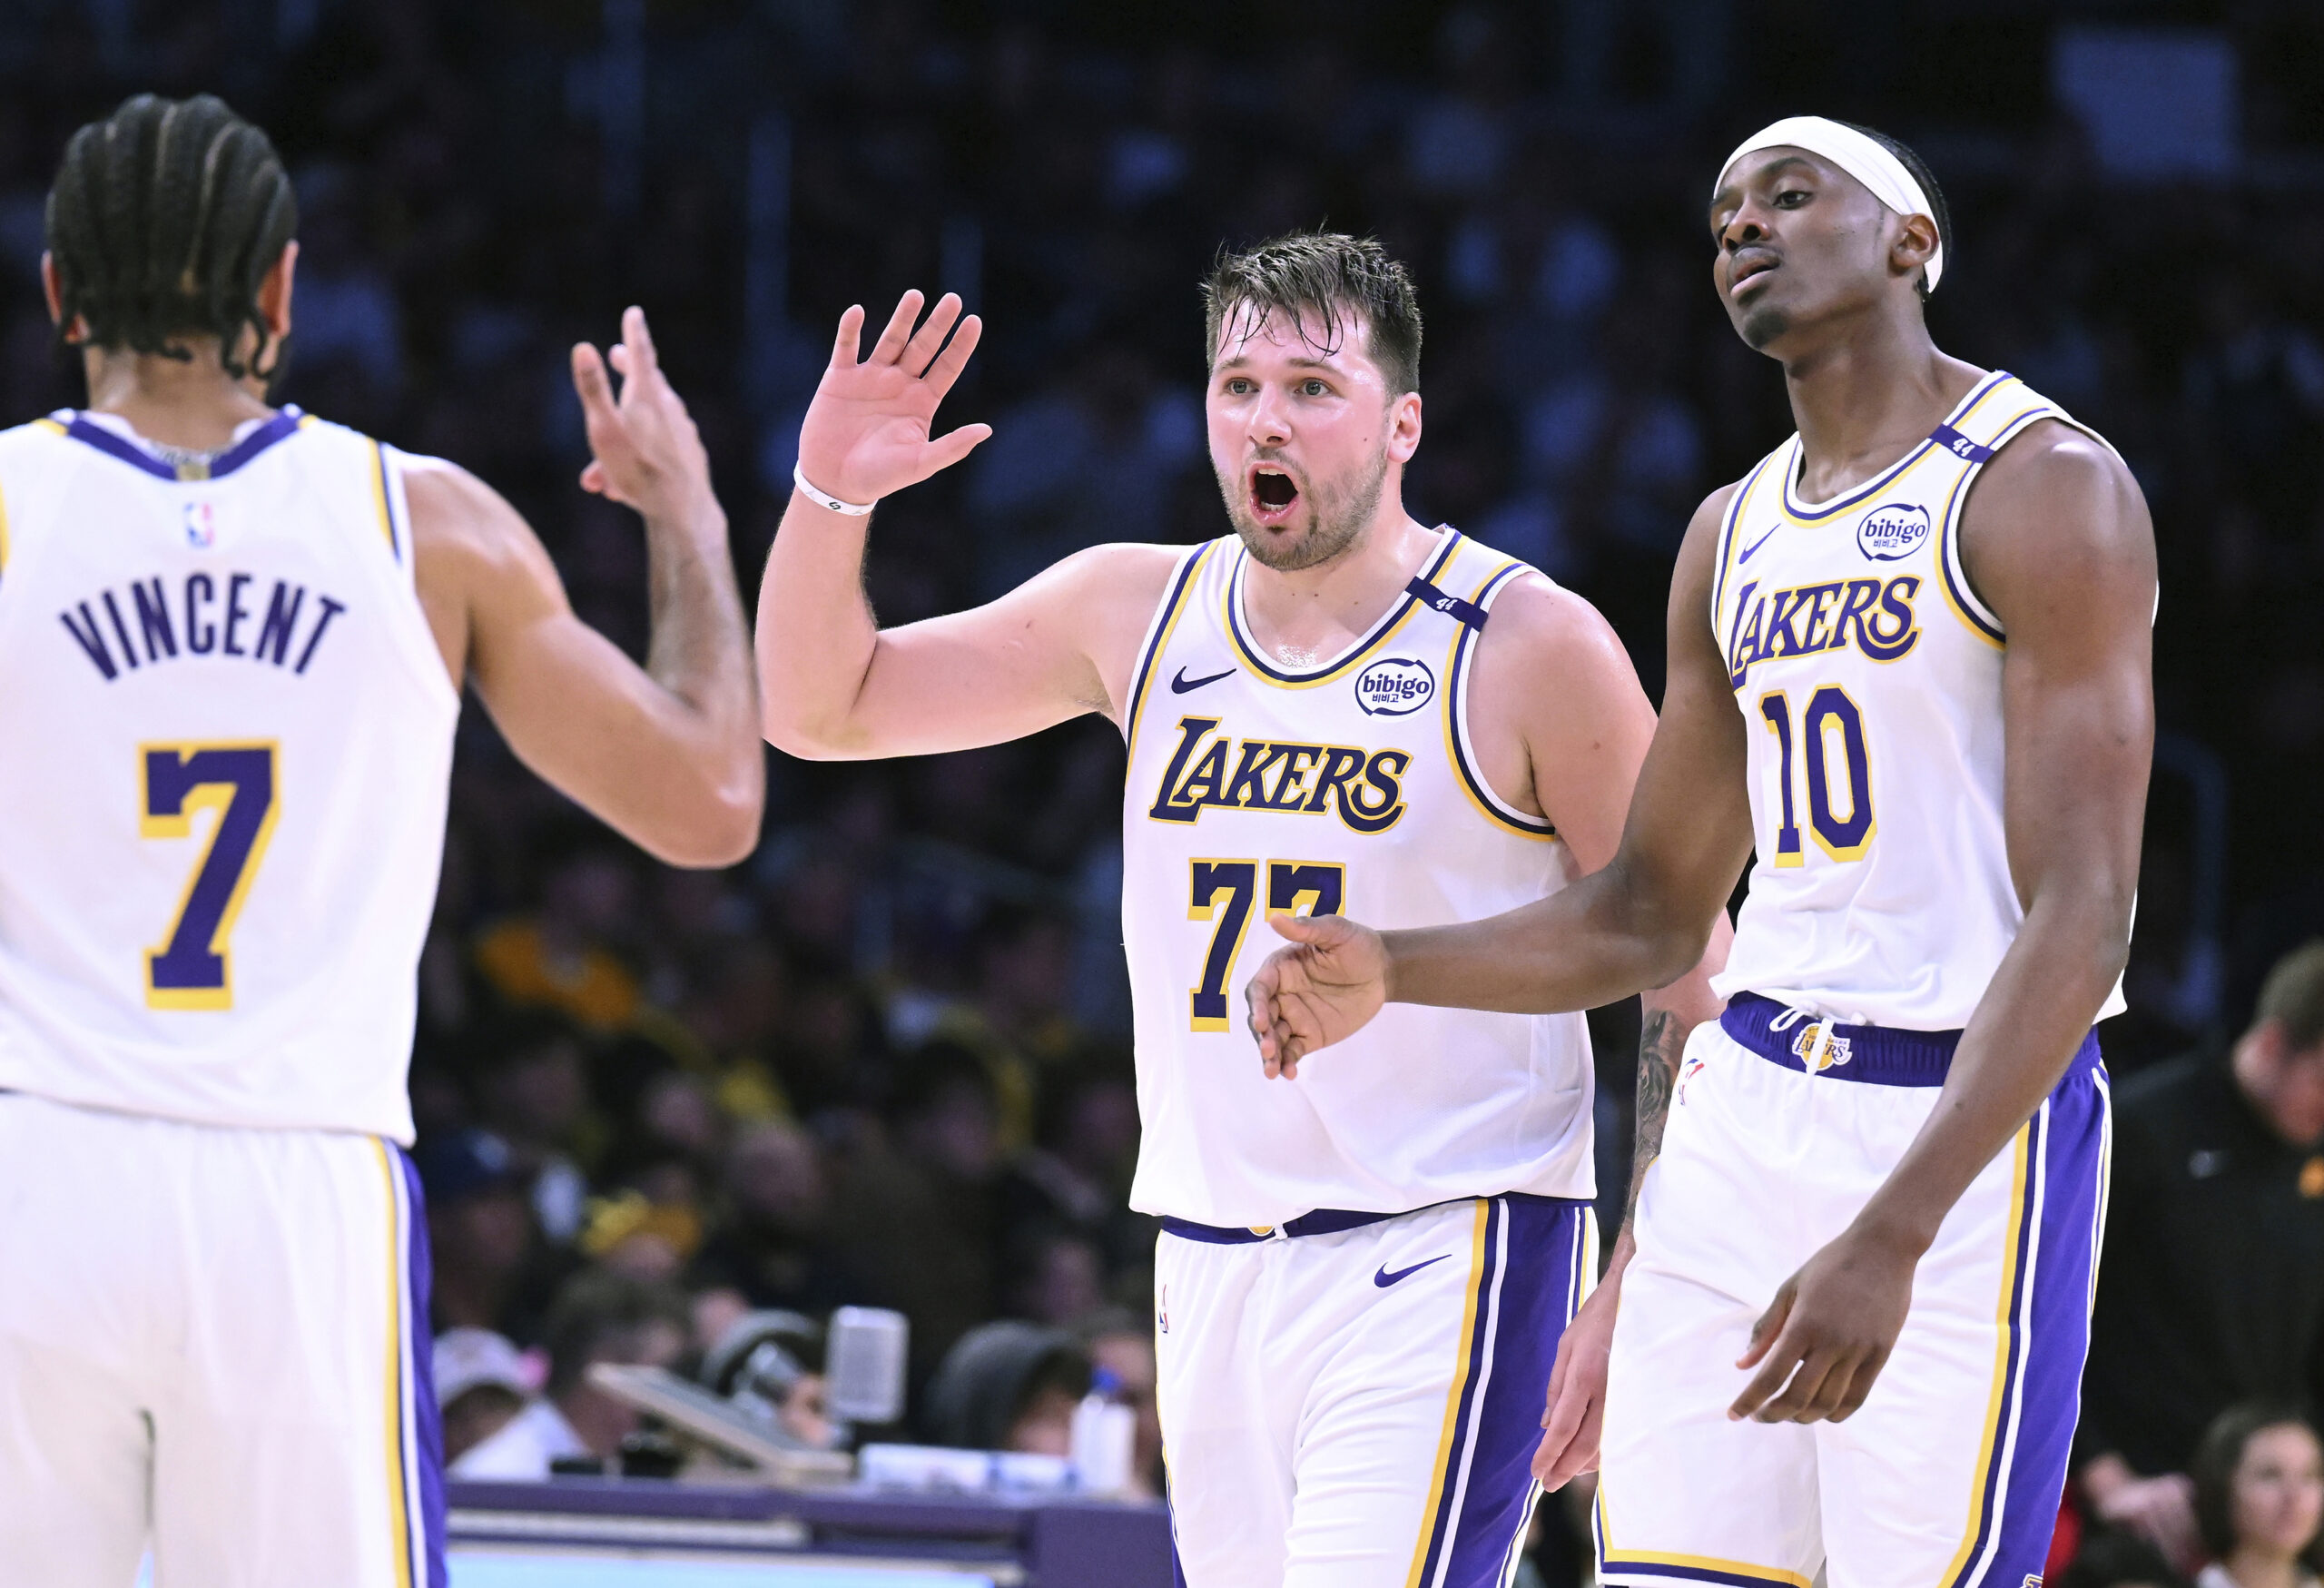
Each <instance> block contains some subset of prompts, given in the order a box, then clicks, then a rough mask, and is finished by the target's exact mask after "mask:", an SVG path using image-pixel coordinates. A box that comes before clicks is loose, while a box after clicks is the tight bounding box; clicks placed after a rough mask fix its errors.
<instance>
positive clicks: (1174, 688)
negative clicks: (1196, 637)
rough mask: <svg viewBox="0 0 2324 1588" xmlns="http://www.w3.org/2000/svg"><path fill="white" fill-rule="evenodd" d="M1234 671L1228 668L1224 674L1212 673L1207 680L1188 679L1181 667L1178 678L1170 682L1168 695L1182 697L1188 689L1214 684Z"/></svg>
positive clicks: (1185, 671)
mask: <svg viewBox="0 0 2324 1588" xmlns="http://www.w3.org/2000/svg"><path fill="white" fill-rule="evenodd" d="M1234 671H1235V669H1234V668H1232V667H1229V668H1227V669H1226V673H1213V674H1212V675H1211V676H1209V677H1207V678H1189V677H1187V670H1186V669H1185V668H1184V667H1181V668H1179V669H1178V676H1177V677H1175V678H1173V679H1171V680H1170V693H1171V694H1173V695H1184V694H1185V693H1186V692H1187V690H1189V689H1199V688H1201V687H1202V686H1204V685H1206V684H1216V683H1217V682H1218V681H1219V680H1220V679H1221V678H1224V677H1226V675H1227V673H1232V672H1234Z"/></svg>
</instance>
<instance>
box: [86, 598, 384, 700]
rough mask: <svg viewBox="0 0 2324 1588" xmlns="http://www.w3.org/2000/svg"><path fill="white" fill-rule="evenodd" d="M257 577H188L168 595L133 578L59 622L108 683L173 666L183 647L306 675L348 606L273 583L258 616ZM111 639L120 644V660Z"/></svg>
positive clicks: (89, 600) (193, 653)
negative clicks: (123, 591) (126, 673)
mask: <svg viewBox="0 0 2324 1588" xmlns="http://www.w3.org/2000/svg"><path fill="white" fill-rule="evenodd" d="M261 577H262V576H261V575H258V574H238V573H227V574H225V575H224V576H223V587H221V580H220V579H219V578H218V577H212V575H209V574H206V573H192V574H188V575H186V576H185V578H184V580H183V582H182V585H181V587H179V588H178V589H177V590H174V591H172V589H171V588H170V587H168V585H167V584H165V583H164V582H163V580H162V577H160V576H158V575H156V576H155V577H153V578H150V579H145V580H143V581H139V580H132V581H131V582H130V584H129V586H128V594H127V596H126V597H117V596H116V595H115V593H114V592H113V590H111V589H103V590H99V591H98V592H97V593H96V594H95V595H94V596H93V597H88V598H87V599H85V600H82V601H78V602H75V603H74V604H72V605H70V606H68V607H65V608H64V610H63V611H61V612H59V613H58V614H57V615H56V616H57V621H58V622H60V623H62V624H63V625H64V627H65V630H66V632H67V633H69V634H71V635H72V636H73V637H74V640H75V641H76V642H78V644H79V645H80V647H81V650H82V652H83V653H84V655H86V656H87V657H88V658H89V664H90V666H94V667H95V668H96V670H97V671H98V672H99V673H100V674H102V675H103V677H104V681H105V682H106V683H108V684H110V683H112V682H113V680H114V679H115V678H118V677H120V676H121V675H122V673H123V670H124V667H125V668H126V669H128V670H132V671H133V670H135V669H137V668H139V667H143V666H153V665H155V664H158V663H161V662H169V661H175V660H176V659H177V658H178V656H180V654H181V653H180V651H179V646H180V644H181V643H182V644H183V646H184V647H185V648H184V651H183V653H182V654H183V655H185V656H212V655H217V656H248V657H250V658H251V659H252V660H254V661H260V662H269V663H271V664H273V665H274V666H277V667H284V666H287V667H289V668H290V670H291V672H293V673H304V672H305V671H306V670H307V665H308V664H309V663H310V662H312V661H313V660H314V659H315V651H316V649H317V648H318V647H319V646H321V644H322V643H323V636H324V635H325V634H326V633H328V632H329V631H330V626H331V623H332V621H333V620H334V619H335V618H337V617H338V616H340V614H341V613H343V612H345V611H346V610H347V609H348V608H347V603H346V602H344V601H341V600H340V599H338V598H337V597H332V596H327V595H324V594H323V593H322V592H321V591H320V590H318V591H316V592H314V602H313V604H312V605H311V606H310V605H309V604H308V599H307V597H308V592H307V587H306V586H304V585H294V584H292V583H291V581H290V580H288V579H276V580H275V581H274V587H273V590H272V592H271V594H270V595H269V596H268V597H266V605H265V607H264V609H263V610H262V611H261V608H260V607H259V605H258V597H257V596H256V594H255V591H254V587H256V586H257V585H258V583H259V582H260V580H261ZM108 636H110V638H111V639H112V640H113V641H114V642H116V643H117V644H118V645H119V646H120V659H119V660H116V659H115V656H114V650H113V645H109V644H108V643H107V639H108ZM140 642H142V648H143V656H141V655H140V654H139V652H140V648H141V644H140Z"/></svg>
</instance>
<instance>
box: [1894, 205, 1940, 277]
mask: <svg viewBox="0 0 2324 1588" xmlns="http://www.w3.org/2000/svg"><path fill="white" fill-rule="evenodd" d="M1936 245H1937V233H1936V222H1934V221H1932V220H1930V219H1929V218H1928V217H1927V216H1926V215H1906V216H1905V217H1904V218H1903V219H1902V220H1900V221H1899V222H1897V223H1896V241H1895V242H1892V243H1890V244H1889V245H1888V268H1889V269H1890V270H1892V271H1895V272H1896V274H1898V275H1900V276H1917V275H1918V274H1919V273H1920V272H1921V271H1922V269H1923V268H1924V267H1925V266H1926V265H1927V263H1928V261H1930V260H1932V259H1934V258H1935V257H1936Z"/></svg>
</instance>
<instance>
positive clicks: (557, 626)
mask: <svg viewBox="0 0 2324 1588" xmlns="http://www.w3.org/2000/svg"><path fill="white" fill-rule="evenodd" d="M622 337H623V340H622V341H621V342H619V343H617V344H616V345H615V348H614V349H613V351H612V364H613V368H614V370H615V371H616V372H618V373H619V374H620V375H621V377H622V385H621V390H620V392H619V393H618V395H616V394H615V390H614V385H613V381H612V380H611V378H610V377H609V376H608V375H607V373H606V360H604V359H601V358H600V357H599V355H598V353H597V350H596V349H595V348H594V347H591V346H589V345H587V344H586V343H584V344H582V345H580V346H578V347H576V348H575V349H574V350H573V383H574V387H575V390H576V391H577V392H578V393H579V395H580V399H581V408H582V414H583V417H584V419H585V420H586V424H587V427H588V434H589V448H590V451H591V453H592V454H593V456H592V459H591V461H590V463H589V466H588V467H587V468H586V469H584V470H583V471H582V476H581V484H582V487H583V488H584V489H586V490H590V491H594V492H596V493H598V494H600V495H602V496H605V497H606V498H609V499H611V500H613V501H616V502H619V503H621V504H622V505H623V506H625V507H627V508H633V509H634V510H635V511H636V513H637V514H638V515H639V517H640V518H643V519H644V520H645V545H646V557H647V575H648V584H649V587H650V589H649V596H650V600H651V607H652V633H651V637H650V638H649V640H648V642H647V648H646V656H645V666H642V667H641V666H638V665H637V664H636V663H635V662H633V661H632V660H630V658H629V657H628V656H625V655H624V654H623V652H622V650H621V647H619V646H616V645H615V644H614V643H613V641H611V640H609V639H607V638H606V636H604V635H602V634H599V633H598V632H597V631H596V629H594V628H592V627H590V626H588V625H587V624H586V623H584V622H583V621H582V620H581V619H580V617H579V616H577V615H576V613H575V612H574V610H573V607H572V605H571V603H570V602H568V601H567V600H566V594H565V587H564V584H563V582H562V581H561V580H560V579H559V578H558V577H557V573H556V564H554V563H553V562H551V561H550V560H549V556H548V552H547V549H546V548H544V547H543V546H542V545H541V543H540V539H539V538H538V537H537V536H536V535H535V534H534V533H533V531H532V528H531V527H530V526H529V525H527V523H526V522H525V520H524V518H522V517H521V516H519V515H518V513H517V510H516V508H513V507H511V506H510V505H509V504H508V503H507V500H505V499H504V498H502V497H501V496H500V494H499V493H498V492H497V491H495V490H494V489H493V488H491V487H490V486H488V485H486V484H485V483H484V482H483V481H482V480H480V479H478V478H476V477H475V476H473V475H471V474H468V472H467V471H466V470H464V469H458V468H455V467H453V466H452V465H450V464H448V463H443V462H440V461H436V460H428V461H427V462H424V463H419V464H417V465H416V466H415V467H411V468H409V469H407V472H406V477H405V488H406V493H407V495H408V497H409V501H410V504H411V520H412V544H413V547H414V555H415V562H416V572H417V577H418V583H419V597H420V601H421V604H422V606H423V607H425V609H426V610H427V613H428V623H429V625H430V626H431V627H432V628H433V629H434V631H435V634H436V639H437V644H438V647H439V648H440V649H441V651H442V653H443V656H444V662H445V666H446V667H447V668H448V670H449V672H450V674H451V676H452V682H453V685H454V686H455V687H458V686H461V685H463V684H473V685H474V686H476V690H477V693H478V695H479V696H480V697H481V698H482V699H483V701H484V705H485V708H486V709H487V711H489V712H490V713H491V714H492V719H493V721H494V723H495V724H496V725H497V726H498V727H499V729H500V731H501V734H502V735H503V736H505V737H506V738H507V741H508V745H509V748H510V749H512V750H513V751H515V752H516V754H517V758H518V759H519V760H521V761H523V762H524V763H525V764H526V765H527V766H529V767H530V768H532V770H533V771H534V772H536V773H537V774H539V775H540V776H541V777H542V778H543V779H545V780H546V781H547V782H548V783H549V784H552V785H554V786H555V787H556V788H557V789H558V790H559V791H561V792H562V793H564V794H566V795H568V796H570V797H571V798H572V799H574V800H575V801H576V802H578V803H579V804H581V805H583V806H584V807H585V808H586V809H587V810H588V811H589V812H590V813H591V814H594V815H596V816H597V817H599V818H600V819H602V820H603V821H605V822H606V824H608V825H610V826H612V827H614V828H615V830H616V831H618V832H619V833H621V834H622V835H623V836H624V837H625V838H627V839H629V840H630V841H631V842H632V843H635V844H637V845H638V846H639V847H640V848H642V849H644V850H645V851H646V852H647V853H650V854H652V855H654V856H655V858H656V859H658V860H662V861H665V862H666V863H669V864H672V865H681V866H718V865H728V864H732V863H734V862H735V861H737V860H740V859H742V858H743V856H744V855H746V854H748V853H750V852H751V849H752V847H753V845H754V844H755V843H757V841H758V833H759V819H760V813H761V810H762V808H763V804H764V799H765V776H766V768H765V753H764V751H763V749H762V748H761V745H760V740H759V730H758V717H759V712H758V689H757V683H756V678H755V676H754V675H753V669H752V666H751V642H750V634H749V630H748V628H747V626H745V624H744V622H743V603H742V597H741V594H740V593H739V591H738V590H737V588H736V586H735V579H734V559H733V557H732V555H731V554H730V553H729V551H728V549H727V540H726V515H725V512H724V509H723V508H721V507H720V506H719V503H718V498H717V496H716V494H715V493H714V491H713V490H712V488H711V482H710V463H709V459H708V456H707V455H706V454H705V453H704V449H703V445H702V441H701V439H700V438H699V437H698V436H697V435H696V434H695V431H694V421H693V419H690V418H689V417H688V416H687V413H686V409H685V405H684V402H682V401H680V400H679V399H678V395H677V393H676V392H675V391H674V390H672V389H671V387H670V383H669V381H668V380H666V379H665V378H664V376H663V374H662V370H661V367H660V365H659V363H658V361H657V360H655V351H654V340H653V336H652V334H651V332H649V331H648V330H647V329H646V325H645V315H644V313H642V312H641V311H638V310H635V309H632V310H630V311H628V312H627V313H626V314H625V316H624V317H623V322H622Z"/></svg>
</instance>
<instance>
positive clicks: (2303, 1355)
mask: <svg viewBox="0 0 2324 1588" xmlns="http://www.w3.org/2000/svg"><path fill="white" fill-rule="evenodd" d="M2319 1361H2324V942H2311V943H2309V944H2308V945H2307V946H2306V947H2304V948H2301V949H2299V950H2298V951H2296V952H2293V953H2291V954H2290V955H2288V956H2287V957H2286V958H2285V959H2283V960H2282V961H2281V962H2279V963H2278V964H2277V966H2276V967H2275V969H2274V970H2273V971H2271V972H2270V973H2269V975H2268V979H2267V981H2266V982H2265V984H2264V985H2263V986H2262V988H2261V990H2260V1003H2259V1009H2258V1011H2257V1013H2256V1015H2255V1016H2254V1018H2253V1020H2252V1022H2251V1025H2250V1029H2249V1030H2247V1031H2245V1032H2244V1033H2243V1034H2242V1035H2241V1036H2240V1038H2238V1039H2237V1040H2236V1041H2235V1042H2234V1044H2233V1045H2232V1047H2231V1048H2230V1050H2229V1051H2228V1052H2227V1053H2225V1054H2223V1055H2222V1054H2220V1053H2216V1052H2200V1053H2196V1054H2193V1055H2191V1056H2190V1057H2188V1058H2185V1059H2182V1060H2178V1061H2177V1062H2175V1063H2171V1064H2167V1065H2164V1066H2162V1067H2161V1068H2159V1069H2157V1070H2152V1071H2150V1072H2148V1073H2146V1074H2144V1075H2142V1076H2140V1077H2138V1079H2136V1080H2133V1081H2131V1082H2128V1083H2126V1084H2125V1085H2124V1086H2123V1087H2122V1090H2121V1091H2120V1093H2119V1095H2118V1097H2117V1099H2116V1109H2115V1142H2114V1169H2113V1197H2112V1207H2111V1208H2110V1210H2109V1213H2108V1216H2107V1231H2106V1261H2105V1263H2104V1265H2103V1266H2102V1267H2101V1268H2100V1270H2099V1282H2098V1298H2097V1307H2096V1312H2095V1316H2094V1317H2093V1324H2092V1330H2091V1348H2090V1364H2089V1367H2088V1370H2087V1372H2086V1374H2085V1376H2084V1379H2083V1416H2082V1427H2081V1431H2080V1432H2079V1434H2078V1435H2076V1438H2077V1443H2078V1445H2079V1452H2078V1453H2079V1455H2080V1457H2081V1459H2080V1462H2079V1465H2078V1472H2079V1475H2080V1480H2081V1484H2082V1491H2083V1495H2084V1497H2085V1498H2086V1499H2087V1500H2088V1501H2089V1503H2090V1504H2091V1506H2092V1508H2093V1510H2094V1511H2095V1512H2096V1514H2098V1516H2099V1517H2101V1518H2102V1519H2103V1520H2106V1521H2109V1522H2112V1523H2115V1524H2119V1525H2122V1526H2125V1527H2129V1528H2132V1529H2133V1530H2135V1531H2137V1532H2139V1533H2141V1534H2144V1535H2145V1536H2146V1537H2148V1538H2149V1539H2151V1540H2152V1541H2153V1542H2154V1543H2156V1544H2160V1545H2161V1546H2162V1548H2163V1550H2164V1551H2165V1552H2166V1553H2169V1554H2171V1556H2172V1558H2173V1559H2175V1560H2177V1561H2179V1562H2181V1563H2191V1561H2192V1560H2193V1559H2194V1558H2195V1553H2196V1549H2197V1541H2196V1511H2195V1504H2194V1501H2195V1494H2194V1486H2193V1484H2191V1482H2190V1480H2189V1479H2188V1478H2187V1477H2186V1476H2185V1474H2186V1472H2187V1470H2188V1462H2189V1460H2190V1459H2191V1457H2192V1455H2194V1451H2195V1445H2196V1444H2197V1442H2198V1440H2199V1439H2201V1436H2202V1432H2203V1430H2204V1428H2205V1427H2207V1426H2209V1425H2211V1421H2212V1420H2213V1419H2214V1418H2216V1417H2217V1416H2218V1415H2220V1414H2221V1412H2222V1411H2224V1410H2225V1409H2226V1408H2227V1407H2229V1406H2232V1405H2234V1404H2236V1403H2237V1402H2240V1401H2247V1400H2255V1399H2260V1400H2270V1401H2275V1402H2280V1403H2287V1404H2291V1405H2300V1404H2306V1403H2309V1402H2312V1400H2313V1399H2314V1397H2315V1394H2316V1390H2317V1387H2318V1386H2317V1374H2318V1371H2319Z"/></svg>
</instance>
